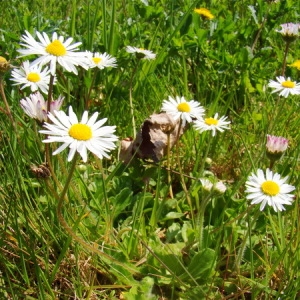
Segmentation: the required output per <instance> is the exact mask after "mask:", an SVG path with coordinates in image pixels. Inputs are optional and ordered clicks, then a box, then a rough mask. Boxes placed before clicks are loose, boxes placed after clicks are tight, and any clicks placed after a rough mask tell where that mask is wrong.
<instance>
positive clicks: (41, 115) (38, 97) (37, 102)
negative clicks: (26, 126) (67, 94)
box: [20, 92, 64, 123]
mask: <svg viewBox="0 0 300 300" xmlns="http://www.w3.org/2000/svg"><path fill="white" fill-rule="evenodd" d="M63 100H64V97H62V96H59V97H58V99H57V100H54V101H51V103H50V112H52V113H53V112H54V110H59V109H60V107H61V105H62V103H63ZM20 105H21V107H22V109H23V110H24V112H25V113H26V114H27V115H28V116H29V117H30V118H33V119H36V120H37V121H39V122H40V123H43V122H45V121H47V101H45V99H44V97H43V95H42V94H41V93H39V92H36V93H34V94H31V95H29V97H26V98H24V99H22V100H21V101H20Z"/></svg>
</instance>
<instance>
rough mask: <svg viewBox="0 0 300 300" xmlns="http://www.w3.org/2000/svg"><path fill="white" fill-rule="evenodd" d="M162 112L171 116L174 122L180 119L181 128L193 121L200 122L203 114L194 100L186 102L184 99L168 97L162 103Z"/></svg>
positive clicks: (200, 107) (202, 110)
mask: <svg viewBox="0 0 300 300" xmlns="http://www.w3.org/2000/svg"><path fill="white" fill-rule="evenodd" d="M161 110H162V111H164V112H166V113H167V114H170V115H172V116H173V118H174V120H175V121H176V120H178V119H179V118H180V119H181V122H182V126H183V127H184V126H185V125H186V123H190V122H192V121H193V119H197V120H201V119H202V116H203V114H204V108H203V107H202V106H200V103H199V102H197V101H195V100H190V101H186V99H185V98H184V97H179V96H176V97H175V98H172V97H171V96H169V98H168V100H164V101H163V103H162V108H161Z"/></svg>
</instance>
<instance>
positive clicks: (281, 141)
mask: <svg viewBox="0 0 300 300" xmlns="http://www.w3.org/2000/svg"><path fill="white" fill-rule="evenodd" d="M288 145H289V140H288V139H286V138H284V137H282V136H275V135H270V134H267V144H266V147H267V152H270V153H283V152H284V151H285V150H286V149H287V148H288Z"/></svg>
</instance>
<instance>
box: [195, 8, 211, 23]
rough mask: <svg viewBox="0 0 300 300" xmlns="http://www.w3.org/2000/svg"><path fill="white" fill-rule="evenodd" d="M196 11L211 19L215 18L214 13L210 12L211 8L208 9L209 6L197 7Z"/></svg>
mask: <svg viewBox="0 0 300 300" xmlns="http://www.w3.org/2000/svg"><path fill="white" fill-rule="evenodd" d="M194 12H195V13H197V14H199V15H201V16H203V17H205V18H207V19H209V20H212V19H214V17H215V16H214V15H213V14H212V13H211V12H210V10H208V9H207V8H204V7H201V8H195V9H194Z"/></svg>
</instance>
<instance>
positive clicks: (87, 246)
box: [55, 153, 138, 280]
mask: <svg viewBox="0 0 300 300" xmlns="http://www.w3.org/2000/svg"><path fill="white" fill-rule="evenodd" d="M77 157H78V153H76V154H75V156H74V158H73V161H72V165H71V169H70V171H69V174H68V177H67V180H66V183H65V185H64V188H63V190H62V192H61V194H60V196H58V195H57V194H55V195H56V197H58V204H57V209H56V211H57V218H58V220H59V222H60V224H61V225H62V227H63V228H64V229H65V230H66V232H67V233H68V234H69V235H70V236H71V237H72V238H73V239H74V240H75V241H76V242H78V243H79V244H81V245H82V246H83V247H84V248H85V249H88V250H90V251H91V252H92V253H96V254H98V255H100V256H101V257H102V258H105V259H106V260H108V261H109V263H110V264H111V263H114V264H116V265H119V266H122V267H123V268H125V269H126V270H129V271H130V272H131V273H132V274H136V273H138V271H137V270H136V269H135V268H134V267H132V266H129V265H125V264H124V263H122V262H120V261H118V260H117V259H115V258H113V257H112V256H110V255H108V254H106V253H105V252H103V251H101V250H99V249H97V248H95V247H94V246H91V245H90V244H88V243H87V242H85V241H84V240H83V239H82V238H80V237H79V236H77V235H76V234H75V232H74V231H73V230H72V228H71V227H70V226H69V225H68V223H67V221H66V220H65V219H64V216H63V214H62V207H63V203H64V199H65V197H66V193H67V191H68V188H69V186H70V183H71V180H72V177H73V174H74V171H75V168H76V162H77ZM125 280H127V279H126V278H125Z"/></svg>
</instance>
